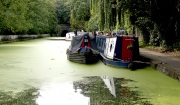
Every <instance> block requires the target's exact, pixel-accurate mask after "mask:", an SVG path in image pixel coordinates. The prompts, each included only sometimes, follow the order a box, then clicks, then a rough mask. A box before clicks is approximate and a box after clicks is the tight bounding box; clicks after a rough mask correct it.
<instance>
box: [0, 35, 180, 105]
mask: <svg viewBox="0 0 180 105" xmlns="http://www.w3.org/2000/svg"><path fill="white" fill-rule="evenodd" d="M69 45H70V42H69V41H65V40H60V39H59V38H43V39H35V40H28V41H21V42H13V43H8V44H1V45H0V105H179V103H180V100H179V97H180V83H179V82H178V81H177V80H174V79H172V78H170V77H168V76H166V75H164V74H162V73H160V72H158V71H156V70H154V69H152V68H150V67H146V68H143V69H138V70H135V71H131V70H129V69H125V68H115V67H109V66H106V65H104V64H103V63H102V62H101V61H99V62H98V63H96V64H90V65H84V64H78V63H73V62H70V61H68V60H67V59H66V49H67V48H68V47H69Z"/></svg>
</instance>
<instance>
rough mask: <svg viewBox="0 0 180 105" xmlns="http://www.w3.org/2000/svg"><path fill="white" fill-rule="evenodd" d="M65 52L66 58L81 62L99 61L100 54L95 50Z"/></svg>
mask: <svg viewBox="0 0 180 105" xmlns="http://www.w3.org/2000/svg"><path fill="white" fill-rule="evenodd" d="M70 52H71V51H68V52H67V59H68V60H69V61H72V62H76V63H82V64H92V63H96V62H98V61H99V58H100V55H99V53H97V52H74V53H70Z"/></svg>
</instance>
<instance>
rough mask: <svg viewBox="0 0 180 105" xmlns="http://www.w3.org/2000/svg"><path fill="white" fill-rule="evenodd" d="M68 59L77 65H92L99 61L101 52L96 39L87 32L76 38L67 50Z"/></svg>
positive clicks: (73, 38)
mask: <svg viewBox="0 0 180 105" xmlns="http://www.w3.org/2000/svg"><path fill="white" fill-rule="evenodd" d="M66 54H67V59H68V60H69V61H72V62H76V63H84V64H91V63H96V62H98V61H99V57H100V55H99V52H98V50H97V46H96V38H95V36H93V35H90V34H89V33H87V32H84V34H82V35H80V36H74V37H72V40H71V45H70V46H69V48H68V49H67V52H66Z"/></svg>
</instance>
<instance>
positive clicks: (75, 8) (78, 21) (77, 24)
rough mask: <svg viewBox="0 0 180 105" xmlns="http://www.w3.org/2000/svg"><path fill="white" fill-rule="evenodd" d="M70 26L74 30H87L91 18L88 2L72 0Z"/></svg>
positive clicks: (85, 0)
mask: <svg viewBox="0 0 180 105" xmlns="http://www.w3.org/2000/svg"><path fill="white" fill-rule="evenodd" d="M70 2H71V3H70V4H71V6H70V8H71V12H70V14H71V15H70V24H71V28H72V29H77V30H86V29H87V25H88V24H87V23H88V21H89V18H90V4H89V1H88V0H71V1H70Z"/></svg>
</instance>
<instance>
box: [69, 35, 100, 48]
mask: <svg viewBox="0 0 180 105" xmlns="http://www.w3.org/2000/svg"><path fill="white" fill-rule="evenodd" d="M85 37H87V38H88V39H89V41H90V45H91V48H92V49H94V50H97V46H96V37H95V36H93V35H90V34H89V33H88V32H83V33H81V35H78V36H75V37H73V39H72V41H71V46H70V48H71V49H74V50H76V49H78V48H80V46H81V44H82V42H83V40H84V38H85Z"/></svg>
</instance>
